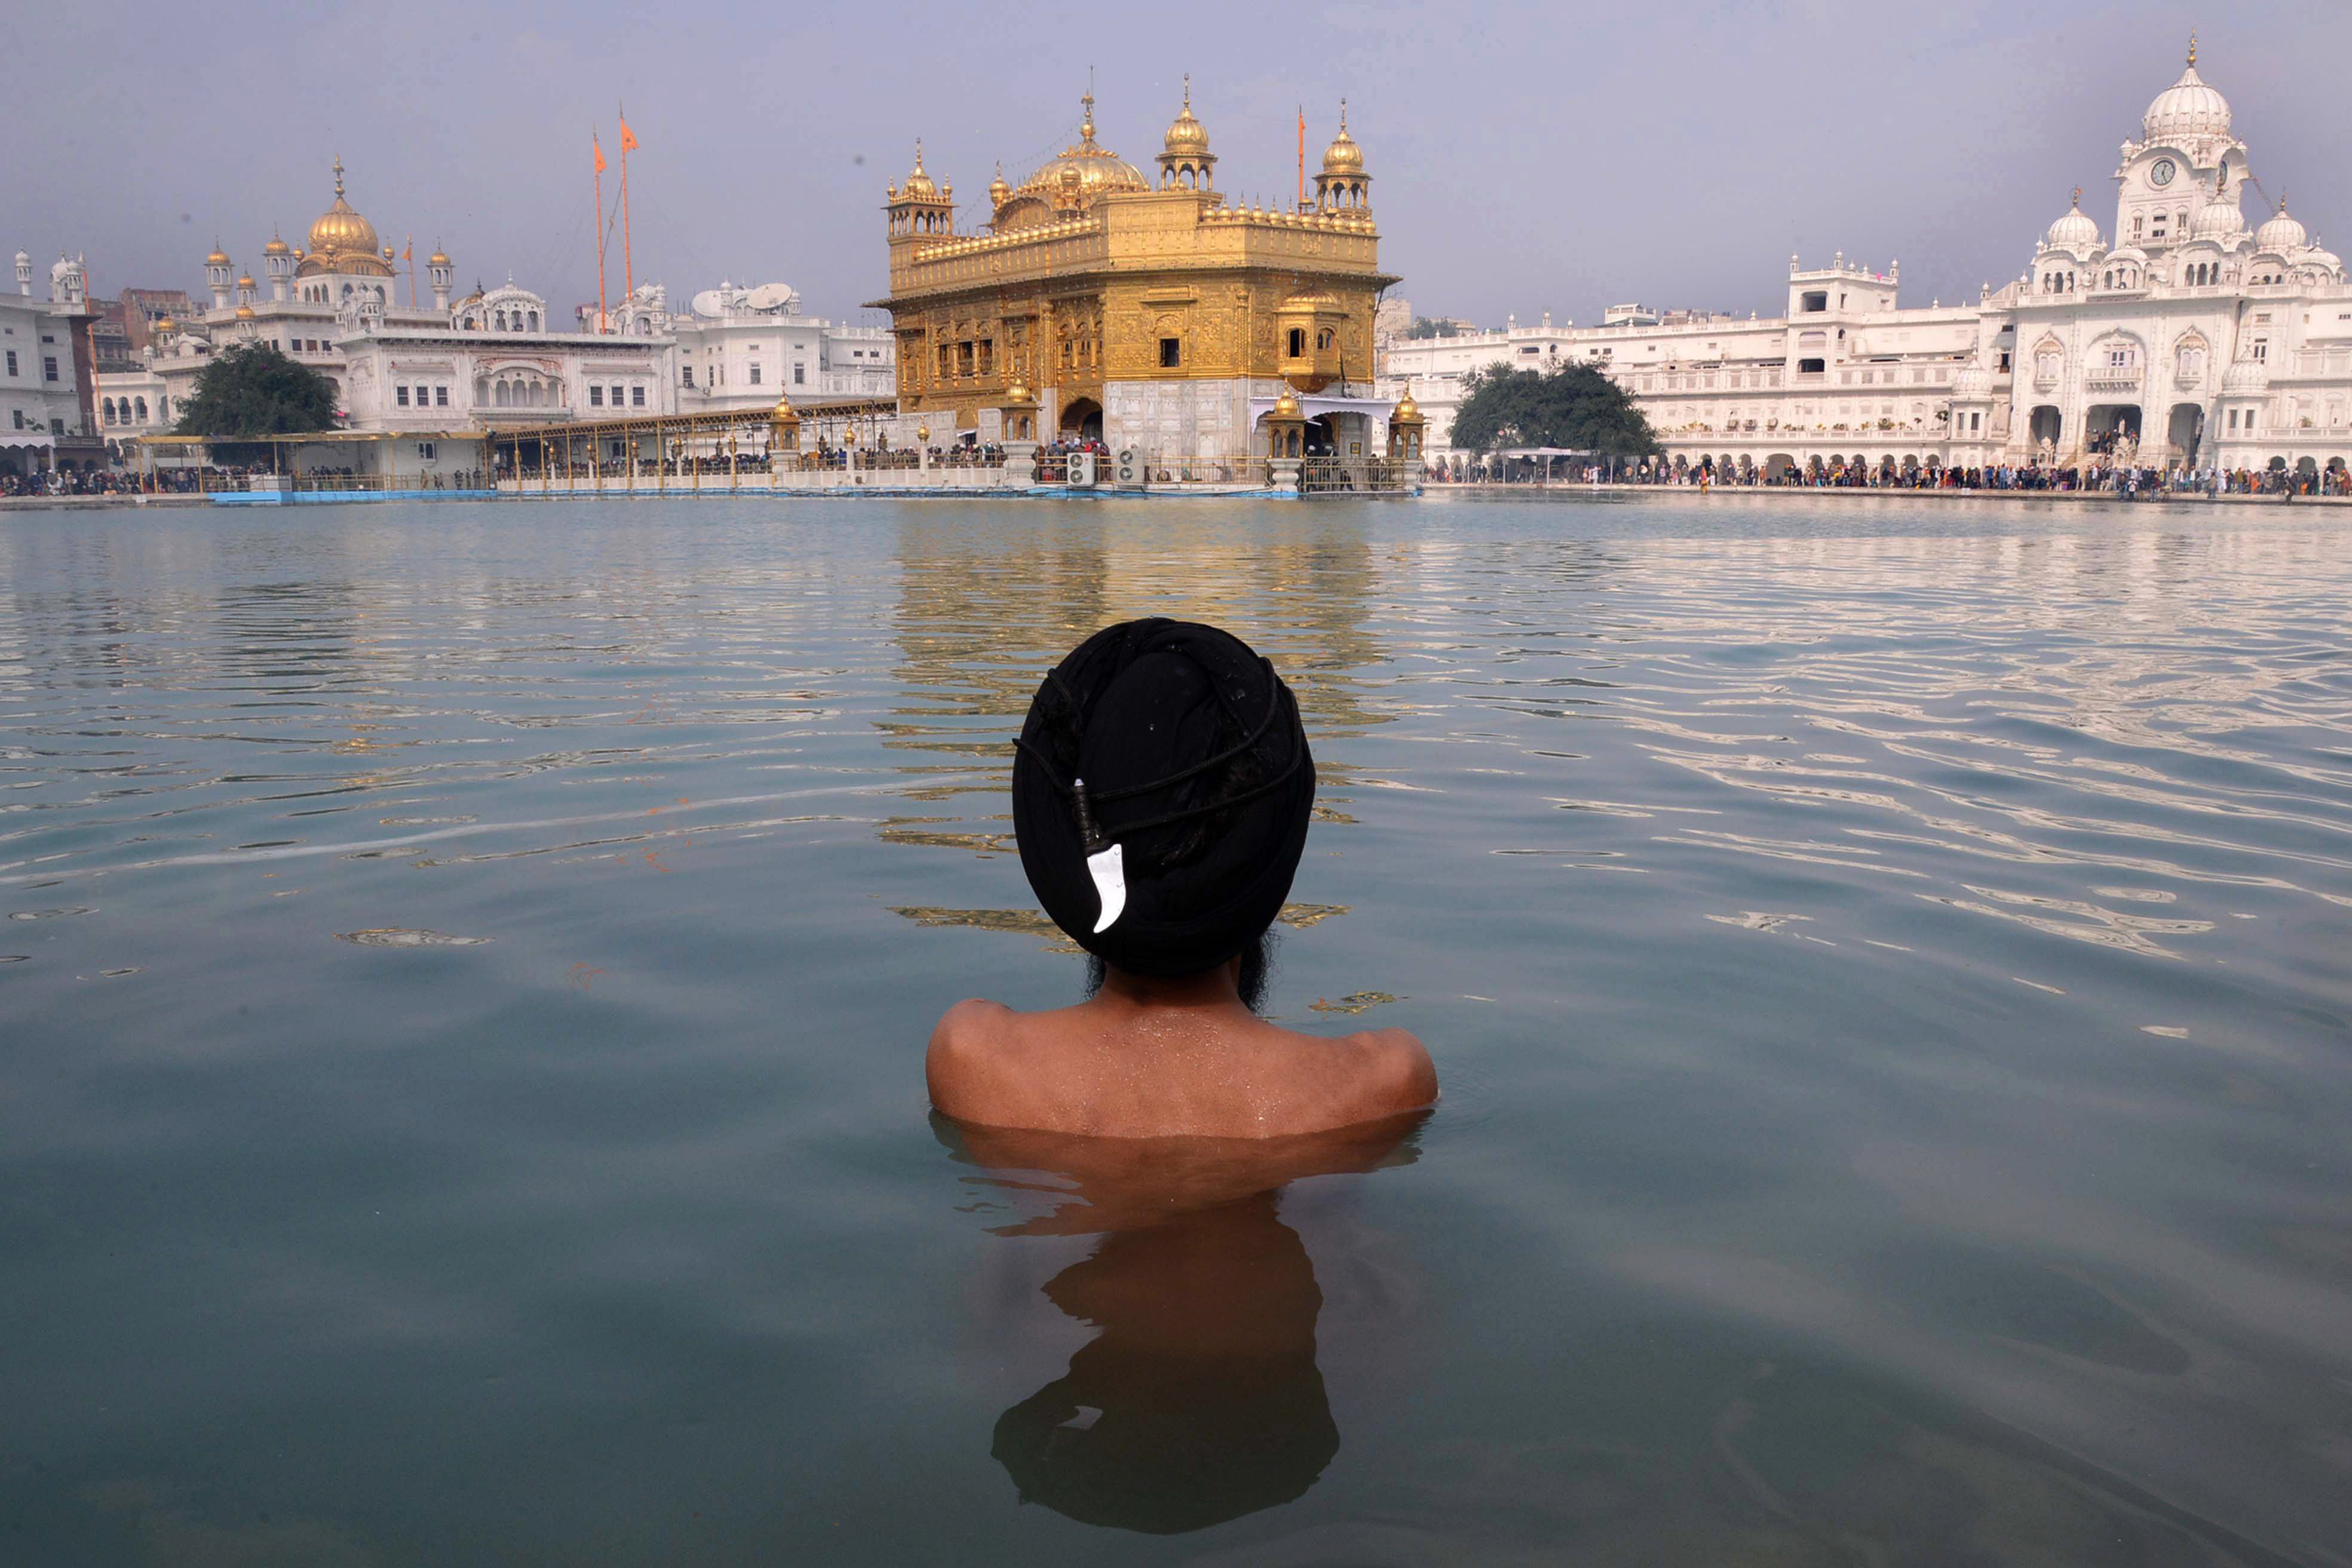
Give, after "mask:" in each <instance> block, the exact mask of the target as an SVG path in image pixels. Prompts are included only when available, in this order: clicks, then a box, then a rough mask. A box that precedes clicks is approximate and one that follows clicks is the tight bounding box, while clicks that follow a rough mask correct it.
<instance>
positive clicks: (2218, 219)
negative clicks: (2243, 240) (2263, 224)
mask: <svg viewBox="0 0 2352 1568" xmlns="http://www.w3.org/2000/svg"><path fill="white" fill-rule="evenodd" d="M2245 232H2246V214H2243V213H2242V212H2240V211H2239V210H2238V202H2237V198H2236V197H2234V196H2216V197H2214V198H2213V199H2212V200H2211V201H2210V202H2208V203H2207V204H2205V205H2204V206H2202V207H2200V208H2199V209H2198V213H2197V221H2196V222H2195V223H2193V224H2191V225H2189V234H2190V235H2192V236H2193V237H2195V238H2197V239H2210V240H2211V241H2213V242H2214V243H2215V244H2216V245H2221V246H2227V245H2228V244H2229V243H2230V242H2231V241H2232V240H2234V239H2236V238H2237V237H2238V236H2239V235H2242V234H2244V233H2245Z"/></svg>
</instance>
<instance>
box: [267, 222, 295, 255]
mask: <svg viewBox="0 0 2352 1568" xmlns="http://www.w3.org/2000/svg"><path fill="white" fill-rule="evenodd" d="M261 254H262V255H264V256H288V255H290V254H292V253H291V250H290V248H289V246H288V245H287V244H286V242H285V241H284V240H282V239H280V238H278V231H277V230H275V229H272V230H270V231H269V243H268V245H266V246H262V247H261Z"/></svg>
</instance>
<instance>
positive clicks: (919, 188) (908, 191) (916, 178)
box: [898, 136, 940, 200]
mask: <svg viewBox="0 0 2352 1568" xmlns="http://www.w3.org/2000/svg"><path fill="white" fill-rule="evenodd" d="M939 193H940V188H939V186H938V185H937V184H936V183H933V182H932V179H931V177H930V176H929V174H926V173H924V172H923V139H922V138H921V137H919V136H918V137H916V138H915V171H914V172H913V173H911V174H908V176H907V183H906V184H905V185H904V186H902V187H900V189H899V192H898V194H899V195H900V196H901V197H914V198H916V199H918V200H924V199H928V198H929V197H933V196H936V195H938V194H939Z"/></svg>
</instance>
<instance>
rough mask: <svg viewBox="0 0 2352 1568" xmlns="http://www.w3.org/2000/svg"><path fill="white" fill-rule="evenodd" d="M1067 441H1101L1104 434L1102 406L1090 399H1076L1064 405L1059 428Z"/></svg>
mask: <svg viewBox="0 0 2352 1568" xmlns="http://www.w3.org/2000/svg"><path fill="white" fill-rule="evenodd" d="M1058 429H1059V431H1060V434H1061V437H1062V439H1063V440H1065V441H1100V440H1101V439H1102V433H1103V411H1102V404H1100V403H1098V402H1096V401H1095V400H1094V399H1092V398H1090V397H1074V398H1072V399H1071V400H1070V401H1069V402H1066V403H1064V404H1063V405H1062V417H1061V422H1060V424H1059V426H1058Z"/></svg>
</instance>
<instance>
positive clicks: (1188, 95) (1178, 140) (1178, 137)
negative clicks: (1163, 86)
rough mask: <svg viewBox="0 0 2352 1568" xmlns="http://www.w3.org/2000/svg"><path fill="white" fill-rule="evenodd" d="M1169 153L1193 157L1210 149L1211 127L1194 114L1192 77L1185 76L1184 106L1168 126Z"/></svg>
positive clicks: (1174, 155) (1173, 155) (1175, 156)
mask: <svg viewBox="0 0 2352 1568" xmlns="http://www.w3.org/2000/svg"><path fill="white" fill-rule="evenodd" d="M1167 146H1168V154H1169V156H1170V157H1171V158H1192V157H1198V156H1199V155H1200V154H1202V153H1203V152H1207V151H1208V150H1209V128H1208V127H1207V126H1205V125H1202V123H1201V122H1200V121H1199V120H1196V119H1194V118H1193V115H1192V77H1191V76H1190V75H1189V74H1188V75H1187V76H1186V77H1185V78H1184V108H1183V110H1182V111H1181V112H1180V113H1179V114H1178V115H1177V116H1176V119H1175V122H1174V123H1173V124H1171V125H1170V126H1169V127H1168V142H1167Z"/></svg>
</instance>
